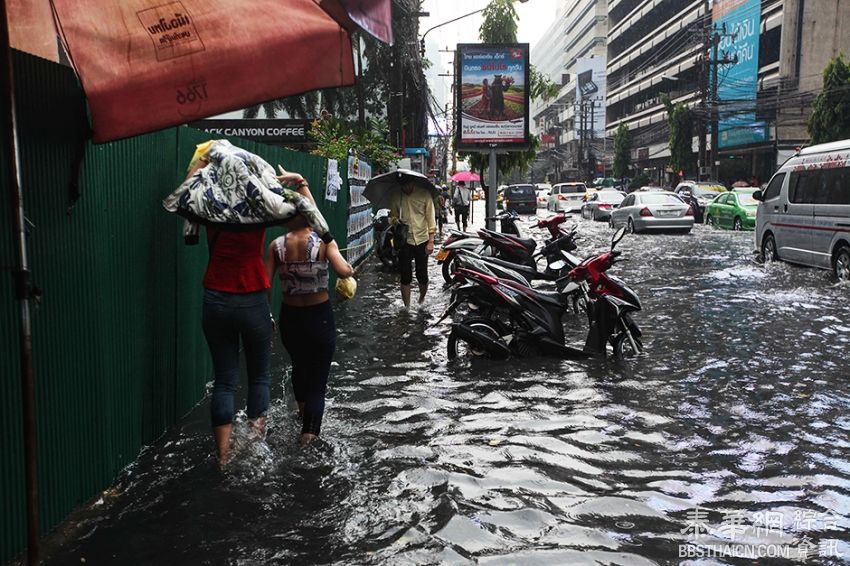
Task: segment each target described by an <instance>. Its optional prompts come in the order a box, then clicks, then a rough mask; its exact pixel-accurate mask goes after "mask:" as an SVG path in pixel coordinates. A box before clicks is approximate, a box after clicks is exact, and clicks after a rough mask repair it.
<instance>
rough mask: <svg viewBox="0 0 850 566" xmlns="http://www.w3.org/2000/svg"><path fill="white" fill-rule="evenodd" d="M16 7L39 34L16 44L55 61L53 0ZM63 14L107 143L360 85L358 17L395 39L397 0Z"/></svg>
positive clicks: (81, 7) (59, 22)
mask: <svg viewBox="0 0 850 566" xmlns="http://www.w3.org/2000/svg"><path fill="white" fill-rule="evenodd" d="M10 4H11V10H10V12H11V13H12V14H15V13H17V14H19V15H20V14H25V15H26V16H27V17H26V18H20V19H18V20H17V25H18V26H23V25H26V26H27V28H26V29H20V27H19V28H18V33H17V36H16V37H18V38H28V41H26V42H23V39H19V40H15V41H13V42H12V43H13V46H14V47H17V48H21V49H23V50H26V51H30V52H34V51H37V52H36V54H37V55H41V56H45V49H46V47H49V44H50V41H49V39H50V37H49V35H50V29H51V28H50V27H49V26H45V25H43V24H44V19H43V18H44V13H45V11H44V10H39V9H36V8H38V7H39V6H41V7H42V8H43V7H44V6H45V5H47V6H49V4H48V0H11V2H10ZM16 10H17V12H16ZM53 10H54V16H55V21H56V28H57V29H58V32H59V36H60V38H61V40H62V43H63V45H64V47H65V50H66V52H67V53H68V56H69V58H70V59H71V62H72V64H73V66H74V68H75V70H76V72H77V74H78V76H79V77H80V81H81V83H82V85H83V89H84V90H85V93H86V97H87V99H88V102H89V108H90V110H91V117H92V129H93V130H94V140H95V141H96V142H105V141H110V140H115V139H120V138H125V137H129V136H133V135H137V134H142V133H146V132H150V131H154V130H158V129H162V128H166V127H169V126H174V125H179V124H185V123H187V122H191V121H194V120H199V119H201V118H206V117H209V116H214V115H217V114H221V113H224V112H229V111H231V110H238V109H240V108H245V107H247V106H252V105H255V104H258V103H260V102H265V101H268V100H274V99H277V98H283V97H286V96H292V95H295V94H300V93H303V92H307V91H311V90H316V89H320V88H331V87H338V86H346V85H350V84H353V83H354V65H353V61H352V53H351V42H350V39H349V35H348V30H351V29H353V28H354V24H355V23H356V24H357V25H361V26H362V27H363V28H364V29H365V30H366V31H368V32H369V33H371V34H372V35H375V36H376V37H377V38H378V39H381V40H384V41H387V42H389V41H392V28H391V21H392V20H391V12H390V0H174V1H169V0H121V1H116V0H53ZM10 20H11V21H10V23H11V28H12V30H15V29H16V21H15V19H13V18H10ZM34 30H41V31H40V33H39V34H38V35H40V36H41V39H40V40H39V41H35V39H36V38H34V37H33V34H34ZM13 35H15V34H14V32H13ZM44 35H47V36H48V37H47V38H44ZM48 56H49V55H48ZM50 58H53V57H50Z"/></svg>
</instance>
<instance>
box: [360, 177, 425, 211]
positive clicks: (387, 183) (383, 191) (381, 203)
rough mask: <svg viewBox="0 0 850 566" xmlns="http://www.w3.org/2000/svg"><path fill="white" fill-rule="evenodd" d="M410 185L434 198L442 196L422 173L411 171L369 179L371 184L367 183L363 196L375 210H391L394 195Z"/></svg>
mask: <svg viewBox="0 0 850 566" xmlns="http://www.w3.org/2000/svg"><path fill="white" fill-rule="evenodd" d="M408 183H413V184H415V185H416V186H418V187H422V188H423V189H426V190H427V191H429V192H430V193H431V195H432V196H435V197H436V196H438V195H439V194H440V191H439V190H438V189H437V187H435V186H434V183H432V182H431V181H430V180H429V179H428V177H426V176H425V175H423V174H422V173H417V172H416V171H411V170H410V169H399V170H398V171H390V172H389V173H384V174H383V175H378V176H376V177H372V178H371V179H369V182H368V183H366V189H365V190H364V191H363V196H364V197H366V198H367V199H369V201H370V202H371V203H372V207H373V208H389V206H390V198H391V197H392V195H393V193H394V192H395V191H400V190H401V188H402V187H403V186H404V185H406V184H408Z"/></svg>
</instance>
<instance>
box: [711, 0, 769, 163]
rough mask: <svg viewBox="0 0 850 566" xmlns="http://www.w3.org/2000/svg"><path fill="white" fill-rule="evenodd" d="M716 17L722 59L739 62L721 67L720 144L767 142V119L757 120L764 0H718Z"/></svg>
mask: <svg viewBox="0 0 850 566" xmlns="http://www.w3.org/2000/svg"><path fill="white" fill-rule="evenodd" d="M712 20H713V22H714V31H715V32H717V33H720V34H721V38H720V44H719V46H718V49H717V51H718V58H719V59H732V60H733V61H735V62H734V63H726V64H721V65H719V66H718V68H717V101H716V104H719V105H720V108H719V111H720V121H719V126H718V128H717V130H718V135H719V138H718V139H719V143H718V145H719V146H720V147H721V148H723V147H734V146H739V145H746V144H751V143H757V142H760V141H764V140H766V139H767V128H766V127H765V124H764V122H756V112H755V108H756V95H757V92H758V74H759V33H760V29H761V0H715V1H714V7H713V10H712ZM724 25H725V28H724ZM724 29H725V33H723V32H724Z"/></svg>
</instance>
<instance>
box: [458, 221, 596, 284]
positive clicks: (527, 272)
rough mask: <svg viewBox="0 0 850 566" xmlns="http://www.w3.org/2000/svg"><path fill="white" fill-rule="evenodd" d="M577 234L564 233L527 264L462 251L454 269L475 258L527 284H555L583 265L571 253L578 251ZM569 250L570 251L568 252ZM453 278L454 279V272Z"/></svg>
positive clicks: (572, 232) (571, 232)
mask: <svg viewBox="0 0 850 566" xmlns="http://www.w3.org/2000/svg"><path fill="white" fill-rule="evenodd" d="M575 240H576V232H575V230H571V231H570V232H564V233H563V235H562V236H561V237H560V238H558V239H557V240H553V241H550V242H549V243H547V244H544V246H543V247H542V248H541V249H540V251H539V252H537V253H535V254H534V255H533V256H532V260H533V261H530V262H527V263H516V262H512V261H508V260H506V259H502V258H501V257H499V256H484V255H481V254H477V253H475V252H471V251H469V250H462V251H461V255H458V258H457V259H456V260H455V262H454V264H453V267H454V269H455V271H456V269H457V268H458V267H463V266H464V262H463V261H460V260H461V259H464V258H469V257H471V256H475V257H477V258H479V259H480V260H481V261H483V262H485V263H486V264H487V265H489V266H491V267H492V268H493V269H508V270H510V271H511V272H513V273H516V274H519V275H520V276H521V277H522V278H523V282H524V283H525V284H530V283H533V282H535V281H544V282H555V281H557V280H558V279H561V278H563V277H564V276H565V275H567V273H569V270H570V269H572V268H574V267H575V266H577V265H578V264H580V263H581V261H582V260H581V259H580V258H578V257H576V256H574V255H572V254H571V253H569V251H572V250H575V249H576V243H575ZM567 250H569V251H567ZM541 260H545V265H544V267H543V269H540V263H541ZM455 271H453V272H452V277H454V272H455Z"/></svg>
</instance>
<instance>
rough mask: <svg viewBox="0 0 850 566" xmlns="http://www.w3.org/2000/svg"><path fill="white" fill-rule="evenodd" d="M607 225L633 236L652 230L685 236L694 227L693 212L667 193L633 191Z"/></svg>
mask: <svg viewBox="0 0 850 566" xmlns="http://www.w3.org/2000/svg"><path fill="white" fill-rule="evenodd" d="M609 223H610V225H611V227H612V228H618V227H620V226H625V227H626V230H627V231H629V232H633V233H638V232H650V231H653V230H664V231H677V232H685V233H687V232H690V231H691V228H693V227H694V211H693V208H691V206H690V205H687V204H685V203H684V202H683V201H682V199H680V198H679V197H678V196H676V195H675V194H673V193H671V192H669V191H662V192H642V193H641V192H635V193H632V194H630V195H628V196H627V197H626V198H625V199H623V202H621V203H620V206H618V207H617V208H615V209H614V211H613V212H612V213H611V220H610V221H609Z"/></svg>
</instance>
